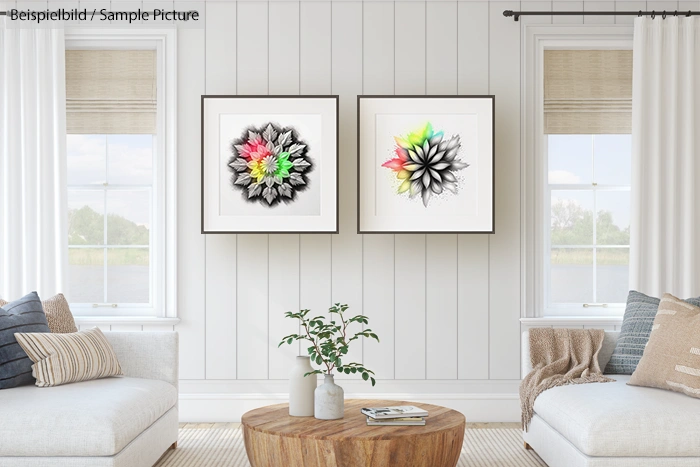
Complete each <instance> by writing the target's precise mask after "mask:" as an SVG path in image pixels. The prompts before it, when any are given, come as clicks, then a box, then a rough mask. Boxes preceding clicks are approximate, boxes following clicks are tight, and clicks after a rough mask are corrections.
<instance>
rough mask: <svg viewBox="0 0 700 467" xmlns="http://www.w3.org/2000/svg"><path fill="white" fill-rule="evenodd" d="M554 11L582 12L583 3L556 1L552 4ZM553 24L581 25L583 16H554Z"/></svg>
mask: <svg viewBox="0 0 700 467" xmlns="http://www.w3.org/2000/svg"><path fill="white" fill-rule="evenodd" d="M552 9H553V10H555V11H583V2H570V1H558V2H553V3H552ZM552 22H553V23H554V24H583V16H579V15H576V16H554V17H553V18H552Z"/></svg>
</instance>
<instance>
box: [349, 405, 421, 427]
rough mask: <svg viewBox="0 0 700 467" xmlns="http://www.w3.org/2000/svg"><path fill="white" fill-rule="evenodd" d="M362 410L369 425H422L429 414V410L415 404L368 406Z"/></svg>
mask: <svg viewBox="0 0 700 467" xmlns="http://www.w3.org/2000/svg"><path fill="white" fill-rule="evenodd" d="M360 412H362V413H363V414H364V415H367V425H368V426H422V425H425V417H427V416H428V412H426V411H425V410H423V409H421V408H418V407H415V406H413V405H400V406H396V407H366V408H363V409H362V410H360Z"/></svg>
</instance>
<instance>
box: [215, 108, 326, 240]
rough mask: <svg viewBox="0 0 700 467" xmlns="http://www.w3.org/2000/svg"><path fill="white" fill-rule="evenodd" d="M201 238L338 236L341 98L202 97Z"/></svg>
mask: <svg viewBox="0 0 700 467" xmlns="http://www.w3.org/2000/svg"><path fill="white" fill-rule="evenodd" d="M201 124H202V127H201V135H202V166H201V167H202V179H201V185H202V198H201V199H202V233H204V234H211V233H221V234H224V233H266V234H268V233H291V232H293V233H321V232H322V233H337V232H338V96H320V95H319V96H316V95H315V96H292V95H288V96H244V95H237V96H220V95H216V96H202V121H201Z"/></svg>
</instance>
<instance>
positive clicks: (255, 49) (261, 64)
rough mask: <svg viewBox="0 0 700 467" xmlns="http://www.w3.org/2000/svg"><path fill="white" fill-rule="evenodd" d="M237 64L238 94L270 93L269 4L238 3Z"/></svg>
mask: <svg viewBox="0 0 700 467" xmlns="http://www.w3.org/2000/svg"><path fill="white" fill-rule="evenodd" d="M237 5H238V16H237V18H236V20H237V21H236V24H237V25H238V27H237V32H236V37H237V41H236V45H237V47H236V50H237V53H236V63H237V70H238V75H237V83H238V94H267V93H268V85H269V81H268V51H269V42H268V41H269V39H268V38H269V35H268V32H269V30H268V21H269V16H268V15H269V11H268V4H267V2H252V1H248V2H238V4H237Z"/></svg>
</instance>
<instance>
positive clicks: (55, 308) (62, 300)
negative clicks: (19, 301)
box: [0, 293, 78, 332]
mask: <svg viewBox="0 0 700 467" xmlns="http://www.w3.org/2000/svg"><path fill="white" fill-rule="evenodd" d="M6 304H7V302H6V301H5V300H3V299H2V298H0V307H2V306H5V305H6ZM41 306H42V307H43V308H44V313H45V314H46V321H47V322H48V323H49V329H50V330H51V332H78V328H77V327H76V325H75V320H74V319H73V313H71V311H70V307H69V306H68V301H67V300H66V297H64V296H63V294H62V293H60V294H57V295H54V296H53V297H51V298H47V299H46V300H42V301H41Z"/></svg>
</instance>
